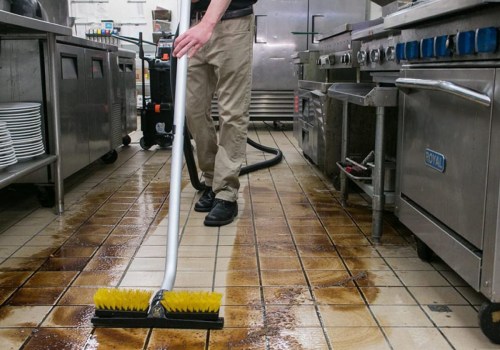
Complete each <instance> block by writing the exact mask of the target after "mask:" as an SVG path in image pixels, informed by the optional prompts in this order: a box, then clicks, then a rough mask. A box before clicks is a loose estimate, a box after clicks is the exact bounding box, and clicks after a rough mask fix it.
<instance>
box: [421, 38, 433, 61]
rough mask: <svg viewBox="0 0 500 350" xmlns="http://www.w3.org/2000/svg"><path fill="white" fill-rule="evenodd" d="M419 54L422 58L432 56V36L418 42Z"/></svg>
mask: <svg viewBox="0 0 500 350" xmlns="http://www.w3.org/2000/svg"><path fill="white" fill-rule="evenodd" d="M420 54H421V56H422V58H431V57H434V38H426V39H423V40H422V42H421V43H420Z"/></svg>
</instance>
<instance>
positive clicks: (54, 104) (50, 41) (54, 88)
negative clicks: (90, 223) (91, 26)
mask: <svg viewBox="0 0 500 350" xmlns="http://www.w3.org/2000/svg"><path fill="white" fill-rule="evenodd" d="M47 55H48V61H49V86H50V103H51V105H50V108H49V110H50V114H51V116H52V118H51V120H52V134H53V142H54V154H55V155H56V157H57V160H56V162H55V163H54V187H55V189H54V194H55V201H56V202H55V205H56V211H57V213H58V214H62V213H63V212H64V184H63V175H62V160H61V125H60V120H61V119H60V113H59V112H60V111H59V80H58V79H59V78H58V75H57V62H56V35H55V34H53V33H48V34H47Z"/></svg>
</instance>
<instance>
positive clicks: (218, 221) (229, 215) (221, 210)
mask: <svg viewBox="0 0 500 350" xmlns="http://www.w3.org/2000/svg"><path fill="white" fill-rule="evenodd" d="M236 215H238V203H236V202H230V201H225V200H223V199H215V201H214V206H213V208H212V210H210V213H208V215H207V216H206V217H205V221H204V222H203V223H204V224H205V226H223V225H227V224H230V223H231V222H233V220H234V218H235V217H236Z"/></svg>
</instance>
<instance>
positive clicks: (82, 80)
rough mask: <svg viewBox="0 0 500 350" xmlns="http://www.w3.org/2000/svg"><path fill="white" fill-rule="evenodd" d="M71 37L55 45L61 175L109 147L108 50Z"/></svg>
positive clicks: (82, 165)
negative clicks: (77, 41) (58, 93)
mask: <svg viewBox="0 0 500 350" xmlns="http://www.w3.org/2000/svg"><path fill="white" fill-rule="evenodd" d="M73 40H76V39H71V38H65V39H63V40H61V42H58V44H57V58H58V64H59V65H60V68H61V69H60V76H59V85H60V94H61V135H62V136H61V143H62V151H61V158H62V160H63V166H62V168H63V176H64V178H66V177H68V176H70V175H72V174H73V173H75V172H76V171H78V170H80V169H82V168H83V167H85V166H87V165H88V164H90V163H92V162H94V161H95V160H97V159H99V158H101V157H102V156H104V155H105V154H106V153H108V152H110V150H112V147H111V136H110V135H111V111H110V108H109V106H110V104H111V103H110V102H111V92H110V89H109V84H110V65H109V53H108V51H106V50H99V49H96V48H92V47H86V46H83V45H78V46H77V45H70V43H71V42H72V41H73ZM80 44H81V43H80ZM88 44H89V45H90V44H91V43H90V42H89V43H88ZM93 45H96V44H93Z"/></svg>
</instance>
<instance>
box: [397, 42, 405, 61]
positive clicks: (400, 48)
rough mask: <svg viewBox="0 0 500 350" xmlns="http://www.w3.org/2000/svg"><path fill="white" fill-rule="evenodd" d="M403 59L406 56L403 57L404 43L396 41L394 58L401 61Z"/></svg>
mask: <svg viewBox="0 0 500 350" xmlns="http://www.w3.org/2000/svg"><path fill="white" fill-rule="evenodd" d="M404 59H406V57H405V44H404V43H398V44H396V60H397V61H401V60H404Z"/></svg>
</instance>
